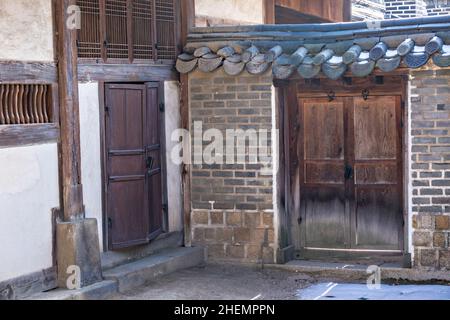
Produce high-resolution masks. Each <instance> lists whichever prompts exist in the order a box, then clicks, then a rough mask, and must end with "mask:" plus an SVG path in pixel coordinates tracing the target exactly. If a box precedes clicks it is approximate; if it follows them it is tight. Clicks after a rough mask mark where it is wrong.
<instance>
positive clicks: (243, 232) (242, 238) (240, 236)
mask: <svg viewBox="0 0 450 320" xmlns="http://www.w3.org/2000/svg"><path fill="white" fill-rule="evenodd" d="M250 230H251V229H250V228H234V243H235V244H240V243H243V242H250V239H251V238H250Z"/></svg>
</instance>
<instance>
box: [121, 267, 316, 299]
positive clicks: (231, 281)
mask: <svg viewBox="0 0 450 320" xmlns="http://www.w3.org/2000/svg"><path fill="white" fill-rule="evenodd" d="M314 283H317V280H316V279H314V278H312V277H310V276H308V275H304V274H295V273H292V272H288V271H283V270H272V269H261V267H256V266H243V265H232V264H208V265H207V266H204V267H196V268H191V269H187V270H182V271H178V272H176V273H173V274H170V275H167V276H164V277H161V278H159V279H156V280H155V281H152V282H149V283H148V284H147V285H146V286H144V287H141V288H137V289H135V290H132V291H130V292H127V293H125V294H121V295H117V296H115V297H114V298H113V299H114V300H117V299H120V300H179V299H185V300H250V299H255V298H257V299H259V300H292V299H296V294H297V293H298V290H300V289H304V288H306V287H309V286H311V285H312V284H314Z"/></svg>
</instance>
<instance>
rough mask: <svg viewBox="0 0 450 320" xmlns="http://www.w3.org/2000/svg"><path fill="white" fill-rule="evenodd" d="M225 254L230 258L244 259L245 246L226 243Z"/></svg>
mask: <svg viewBox="0 0 450 320" xmlns="http://www.w3.org/2000/svg"><path fill="white" fill-rule="evenodd" d="M226 250H227V252H226V255H227V257H229V258H232V259H245V247H244V246H235V245H227V249H226Z"/></svg>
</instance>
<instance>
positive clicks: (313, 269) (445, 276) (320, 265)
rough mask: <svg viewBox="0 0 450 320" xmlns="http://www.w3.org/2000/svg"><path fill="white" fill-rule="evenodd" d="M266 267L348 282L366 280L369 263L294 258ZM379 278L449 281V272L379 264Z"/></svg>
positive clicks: (388, 280) (394, 280)
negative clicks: (284, 262)
mask: <svg viewBox="0 0 450 320" xmlns="http://www.w3.org/2000/svg"><path fill="white" fill-rule="evenodd" d="M265 267H266V268H272V269H280V270H287V271H292V272H295V273H304V274H308V275H311V276H314V277H320V278H329V279H339V280H342V281H348V282H366V281H367V279H368V277H369V276H370V273H368V272H367V269H368V267H369V265H363V264H345V263H327V262H322V261H307V260H294V261H290V262H288V263H286V264H269V265H265ZM380 272H381V280H382V281H386V282H410V283H442V282H445V283H450V272H448V271H437V270H426V269H421V268H411V269H410V268H402V267H400V266H398V265H397V264H395V263H393V264H389V263H386V264H383V265H381V266H380Z"/></svg>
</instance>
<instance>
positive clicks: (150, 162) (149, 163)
mask: <svg viewBox="0 0 450 320" xmlns="http://www.w3.org/2000/svg"><path fill="white" fill-rule="evenodd" d="M153 163H154V159H153V157H148V158H147V170H149V171H150V170H152V169H153Z"/></svg>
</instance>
